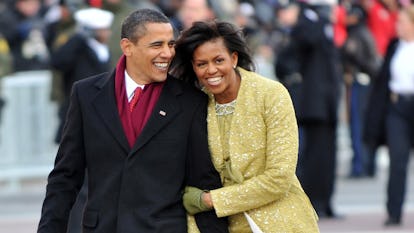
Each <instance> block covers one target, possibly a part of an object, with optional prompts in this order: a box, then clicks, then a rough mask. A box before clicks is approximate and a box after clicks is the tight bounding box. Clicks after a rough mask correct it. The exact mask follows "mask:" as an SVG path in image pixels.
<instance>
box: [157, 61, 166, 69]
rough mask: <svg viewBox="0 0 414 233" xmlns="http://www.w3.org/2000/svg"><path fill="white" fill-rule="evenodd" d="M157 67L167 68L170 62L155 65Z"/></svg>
mask: <svg viewBox="0 0 414 233" xmlns="http://www.w3.org/2000/svg"><path fill="white" fill-rule="evenodd" d="M154 64H155V66H156V67H159V68H167V66H168V62H163V63H154Z"/></svg>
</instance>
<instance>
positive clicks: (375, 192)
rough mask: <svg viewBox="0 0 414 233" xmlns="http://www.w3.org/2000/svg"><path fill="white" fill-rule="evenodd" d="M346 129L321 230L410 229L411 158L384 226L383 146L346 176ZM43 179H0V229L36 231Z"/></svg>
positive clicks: (413, 227) (393, 232)
mask: <svg viewBox="0 0 414 233" xmlns="http://www.w3.org/2000/svg"><path fill="white" fill-rule="evenodd" d="M344 134H346V132H345V131H344V132H340V135H342V136H341V138H342V139H341V140H340V143H339V147H338V150H339V161H338V165H339V166H338V178H337V186H336V193H335V197H334V203H335V209H336V212H338V213H339V214H341V215H342V216H343V218H341V219H335V220H325V219H321V220H320V222H319V223H320V224H319V225H320V231H321V232H322V233H374V232H375V233H380V232H387V233H408V232H410V233H414V158H413V157H411V165H410V168H411V169H410V177H409V179H408V190H407V197H406V204H405V213H404V219H403V225H402V226H400V227H387V228H386V227H384V226H383V222H384V220H385V217H386V216H385V208H384V203H385V187H386V178H387V163H388V161H387V155H386V150H385V149H381V150H380V153H379V158H378V166H379V171H378V175H377V176H376V177H375V178H371V179H368V178H363V179H348V178H346V174H347V171H348V164H349V160H350V151H349V142H348V141H347V139H346V137H345V136H346V135H344ZM0 172H1V171H0ZM44 187H45V181H44V179H35V180H28V181H26V182H25V183H24V184H23V185H22V186H21V189H20V190H18V191H16V190H15V191H7V190H5V189H4V184H2V183H0V233H32V232H36V226H37V222H38V220H39V215H40V209H41V202H42V199H43V195H44Z"/></svg>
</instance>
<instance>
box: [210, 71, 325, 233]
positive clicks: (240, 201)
mask: <svg viewBox="0 0 414 233" xmlns="http://www.w3.org/2000/svg"><path fill="white" fill-rule="evenodd" d="M238 70H239V72H240V75H241V84H240V89H239V93H238V96H237V103H236V105H235V110H234V112H233V114H232V116H231V123H229V124H230V125H229V126H228V127H229V129H228V130H227V133H228V135H227V136H225V137H226V138H228V142H227V143H228V144H227V145H226V146H223V145H222V143H223V140H222V137H223V133H222V132H223V131H220V128H223V127H222V126H219V122H218V118H217V116H216V112H215V104H216V103H215V101H214V97H213V95H209V96H210V101H209V106H208V116H207V122H208V138H209V146H210V150H211V154H212V160H213V163H214V165H215V167H216V169H217V170H219V172H220V174H221V176H222V181H223V186H224V187H223V188H220V189H216V190H212V191H211V196H212V200H213V203H214V208H215V211H216V214H217V216H219V217H222V216H229V221H230V225H229V228H230V232H231V233H247V232H251V230H250V228H249V226H248V223H247V221H246V219H245V217H244V215H243V212H247V213H248V214H249V215H250V216H251V218H252V219H253V220H254V221H255V222H256V224H257V225H258V226H259V227H260V228H261V230H262V231H263V232H264V233H276V232H278V233H279V232H280V233H282V232H286V233H287V232H298V233H299V232H303V233H305V232H306V233H313V232H319V230H318V226H317V216H316V213H315V211H314V209H313V207H312V205H311V204H310V201H309V199H308V197H307V196H306V194H305V193H304V191H303V189H302V187H301V185H300V183H299V181H298V179H297V177H296V175H295V170H296V162H297V155H298V129H297V123H296V118H295V113H294V109H293V105H292V102H291V99H290V96H289V94H288V92H287V90H286V89H285V88H284V87H283V86H282V85H281V84H280V83H279V82H275V81H272V80H270V79H266V78H264V77H261V76H259V75H258V74H256V73H254V72H249V71H246V70H243V69H241V68H238ZM223 148H227V149H225V150H226V151H223ZM226 152H227V153H226ZM225 154H227V156H225ZM228 160H230V163H229V164H230V166H231V170H232V171H233V172H234V173H236V174H241V175H242V178H241V180H242V181H241V182H240V181H236V182H235V181H232V180H231V179H226V178H225V176H226V175H225V173H226V170H227V173H228V169H225V167H226V166H225V163H226V161H228Z"/></svg>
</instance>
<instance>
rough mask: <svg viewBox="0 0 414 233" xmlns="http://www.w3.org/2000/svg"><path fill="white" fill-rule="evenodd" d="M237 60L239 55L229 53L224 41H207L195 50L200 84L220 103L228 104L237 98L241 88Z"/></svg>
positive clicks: (194, 67) (194, 56)
mask: <svg viewBox="0 0 414 233" xmlns="http://www.w3.org/2000/svg"><path fill="white" fill-rule="evenodd" d="M237 59H238V55H237V53H236V52H233V53H229V51H228V50H227V48H226V46H225V45H224V41H223V39H214V40H210V41H207V42H205V43H203V44H201V45H200V46H198V47H197V48H196V49H195V50H194V53H193V61H192V63H193V69H194V72H195V74H196V75H197V78H198V80H199V82H200V84H201V85H202V86H204V87H205V88H207V90H208V91H209V92H211V93H213V94H214V96H215V99H216V101H217V102H219V103H228V102H230V101H232V100H234V99H236V97H237V92H238V89H239V86H240V78H239V77H238V75H237V74H236V71H235V70H234V68H235V67H236V65H237Z"/></svg>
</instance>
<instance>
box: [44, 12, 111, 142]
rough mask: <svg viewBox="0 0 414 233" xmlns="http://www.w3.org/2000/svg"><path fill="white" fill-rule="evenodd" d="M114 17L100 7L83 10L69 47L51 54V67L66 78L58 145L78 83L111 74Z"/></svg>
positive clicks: (78, 15) (77, 17)
mask: <svg viewBox="0 0 414 233" xmlns="http://www.w3.org/2000/svg"><path fill="white" fill-rule="evenodd" d="M113 17H114V16H113V14H112V13H111V12H109V11H104V10H101V9H97V8H89V9H82V10H79V11H77V12H76V13H75V15H74V18H75V20H76V23H77V29H76V30H77V31H76V33H75V34H74V35H73V36H72V37H71V38H70V39H69V40H68V41H67V43H66V44H64V45H62V46H61V47H59V48H57V49H56V50H55V51H53V54H52V63H51V64H52V67H53V68H54V69H56V70H57V71H60V72H61V73H62V76H63V93H64V100H63V102H62V104H61V106H60V108H59V120H60V124H59V128H58V131H57V134H56V138H55V141H56V143H59V141H60V138H61V132H62V128H63V124H64V122H65V117H66V111H67V108H68V98H69V95H70V91H71V88H72V84H73V83H74V82H75V81H78V80H81V79H83V78H86V77H88V76H91V75H95V74H99V73H102V72H106V71H109V69H110V67H111V66H110V56H111V55H110V52H109V48H108V45H107V43H108V40H109V37H110V36H111V30H110V27H111V25H112V21H113Z"/></svg>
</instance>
